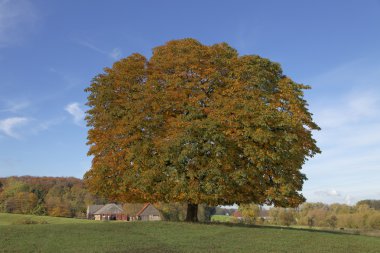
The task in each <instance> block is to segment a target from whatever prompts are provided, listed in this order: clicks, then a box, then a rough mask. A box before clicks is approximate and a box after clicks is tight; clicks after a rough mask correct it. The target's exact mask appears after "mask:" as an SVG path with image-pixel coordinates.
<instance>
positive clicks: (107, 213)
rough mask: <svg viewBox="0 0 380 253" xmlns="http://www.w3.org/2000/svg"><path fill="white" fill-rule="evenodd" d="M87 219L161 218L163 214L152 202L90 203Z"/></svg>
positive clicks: (147, 219) (144, 219) (154, 219)
mask: <svg viewBox="0 0 380 253" xmlns="http://www.w3.org/2000/svg"><path fill="white" fill-rule="evenodd" d="M87 219H92V220H126V221H133V220H143V221H157V220H161V214H160V212H159V211H158V209H157V208H156V207H155V206H154V205H152V204H151V203H146V204H139V203H127V204H123V205H117V204H114V203H111V204H107V205H90V206H88V207H87Z"/></svg>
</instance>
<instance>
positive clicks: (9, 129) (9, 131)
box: [0, 117, 28, 139]
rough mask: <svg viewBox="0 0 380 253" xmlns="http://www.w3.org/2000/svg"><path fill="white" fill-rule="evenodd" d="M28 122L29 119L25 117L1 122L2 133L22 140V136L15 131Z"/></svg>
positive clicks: (0, 130)
mask: <svg viewBox="0 0 380 253" xmlns="http://www.w3.org/2000/svg"><path fill="white" fill-rule="evenodd" d="M27 122H28V119H27V118H24V117H13V118H7V119H4V120H0V132H1V133H3V134H5V135H7V136H9V137H12V138H17V139H18V138H20V135H19V134H18V133H17V132H16V131H15V129H16V128H18V127H20V126H22V125H25V124H26V123H27Z"/></svg>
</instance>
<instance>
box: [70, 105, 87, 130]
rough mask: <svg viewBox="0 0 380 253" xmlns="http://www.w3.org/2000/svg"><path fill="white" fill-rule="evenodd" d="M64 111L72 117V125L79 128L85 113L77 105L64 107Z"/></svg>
mask: <svg viewBox="0 0 380 253" xmlns="http://www.w3.org/2000/svg"><path fill="white" fill-rule="evenodd" d="M65 110H66V111H67V112H68V113H70V114H71V116H73V119H74V123H75V124H77V125H79V126H81V125H83V120H84V117H85V112H84V111H83V110H82V108H81V107H80V105H79V103H76V102H75V103H70V104H68V105H67V106H66V107H65Z"/></svg>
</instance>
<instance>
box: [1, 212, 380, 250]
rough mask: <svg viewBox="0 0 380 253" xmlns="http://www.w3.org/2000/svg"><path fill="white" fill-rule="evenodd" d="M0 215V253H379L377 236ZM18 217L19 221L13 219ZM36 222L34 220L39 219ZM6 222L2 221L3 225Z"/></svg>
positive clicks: (221, 225) (379, 241) (268, 228)
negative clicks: (22, 221)
mask: <svg viewBox="0 0 380 253" xmlns="http://www.w3.org/2000/svg"><path fill="white" fill-rule="evenodd" d="M15 217H16V216H14V215H10V214H1V215H0V224H2V225H0V246H1V247H0V252H86V253H88V252H313V253H318V252H337V253H339V252H342V253H347V252H367V253H370V252H374V253H375V252H379V251H380V238H378V237H369V236H361V235H348V234H339V233H327V232H320V231H307V230H299V229H284V228H282V229H281V228H270V227H243V226H236V225H230V226H228V225H224V224H218V225H216V224H213V225H211V224H210V225H207V224H189V223H176V222H97V221H85V222H83V221H81V220H76V219H72V222H69V221H67V220H65V221H64V222H63V220H61V219H59V218H58V219H59V221H58V220H57V222H55V223H54V224H53V220H54V219H56V218H51V217H49V220H50V221H51V222H52V223H51V224H33V225H13V223H12V222H7V221H8V220H12V219H16V218H15ZM18 218H20V217H18ZM39 218H40V217H39ZM4 219H6V220H7V221H4Z"/></svg>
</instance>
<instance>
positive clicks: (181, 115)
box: [85, 39, 320, 207]
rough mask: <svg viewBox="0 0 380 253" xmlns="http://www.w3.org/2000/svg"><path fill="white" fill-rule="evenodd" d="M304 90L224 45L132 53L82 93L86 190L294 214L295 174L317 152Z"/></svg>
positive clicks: (170, 45)
mask: <svg viewBox="0 0 380 253" xmlns="http://www.w3.org/2000/svg"><path fill="white" fill-rule="evenodd" d="M309 88H310V87H309V86H306V85H302V84H298V83H295V82H294V81H292V80H291V79H290V78H289V77H287V76H285V75H284V74H283V72H282V69H281V67H280V65H279V64H278V63H274V62H271V61H270V60H268V59H265V58H262V57H259V56H257V55H243V56H239V54H238V52H237V51H236V50H235V49H234V48H232V47H230V46H229V45H228V44H226V43H220V44H215V45H212V46H207V45H203V44H201V43H200V42H198V41H197V40H194V39H182V40H173V41H169V42H167V43H166V44H165V45H163V46H159V47H156V48H154V49H153V54H152V56H151V58H150V59H147V58H146V57H144V56H143V55H141V54H137V53H135V54H132V55H130V56H128V57H127V58H124V59H121V60H120V61H118V62H115V63H114V64H113V66H112V68H105V70H104V73H101V74H99V75H97V76H96V77H95V78H94V79H93V81H92V83H91V85H90V87H88V88H87V89H86V92H88V94H89V95H88V102H87V105H88V106H89V107H90V109H89V110H88V111H87V117H86V120H87V124H88V126H89V128H90V129H89V131H88V145H89V146H90V148H89V152H88V154H89V155H90V156H93V160H92V167H91V169H90V170H89V171H88V172H87V173H86V174H85V180H86V182H87V185H88V187H89V188H90V189H91V190H92V191H93V192H95V193H98V194H102V195H103V196H106V197H108V198H110V199H113V200H119V201H151V202H154V201H164V202H169V201H175V202H187V203H189V204H195V205H196V204H200V203H205V204H210V205H219V204H232V203H252V202H254V203H257V204H273V205H275V206H292V207H294V206H297V205H299V204H300V203H302V202H304V200H305V198H304V197H303V196H302V194H301V193H300V191H301V189H302V185H303V182H304V181H305V180H306V176H305V175H304V174H303V173H301V168H302V165H303V164H304V163H305V161H306V160H307V159H308V158H311V157H313V156H314V155H315V154H316V153H319V152H320V150H319V148H318V147H317V146H316V142H315V140H314V139H313V137H312V131H313V130H318V129H319V127H318V126H317V125H316V124H315V123H314V122H313V120H312V114H311V113H310V112H309V111H308V108H307V102H306V101H305V99H304V97H303V90H305V89H309Z"/></svg>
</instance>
